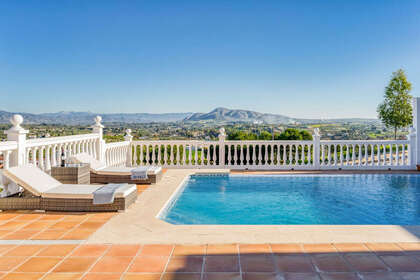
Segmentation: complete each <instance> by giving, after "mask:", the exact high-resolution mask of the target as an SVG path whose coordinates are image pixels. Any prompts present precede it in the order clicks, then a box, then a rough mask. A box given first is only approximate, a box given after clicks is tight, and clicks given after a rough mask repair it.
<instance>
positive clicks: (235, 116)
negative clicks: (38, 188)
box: [0, 107, 378, 125]
mask: <svg viewBox="0 0 420 280" xmlns="http://www.w3.org/2000/svg"><path fill="white" fill-rule="evenodd" d="M13 114H16V113H12V112H6V111H0V123H9V119H10V118H11V116H12V115H13ZM18 114H21V115H22V116H23V118H24V122H25V123H32V124H41V123H45V124H68V125H78V124H81V125H87V124H93V123H94V120H93V119H94V118H95V117H96V116H97V115H100V116H102V120H103V122H104V123H148V122H177V121H185V122H210V123H211V122H217V123H220V122H224V123H232V122H261V123H263V122H264V123H270V124H289V123H348V122H354V123H378V120H377V119H361V118H359V119H357V118H352V119H350V118H349V119H326V120H321V119H298V118H290V117H287V116H284V115H276V114H264V113H259V112H254V111H248V110H232V109H227V108H222V107H220V108H216V109H214V110H213V111H211V112H209V113H165V114H148V113H129V114H128V113H118V114H97V113H91V112H58V113H43V114H30V113H18Z"/></svg>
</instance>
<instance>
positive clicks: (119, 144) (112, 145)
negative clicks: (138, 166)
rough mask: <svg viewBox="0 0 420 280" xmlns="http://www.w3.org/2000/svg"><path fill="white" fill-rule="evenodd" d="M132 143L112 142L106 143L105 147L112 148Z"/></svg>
mask: <svg viewBox="0 0 420 280" xmlns="http://www.w3.org/2000/svg"><path fill="white" fill-rule="evenodd" d="M130 144H131V142H130V141H122V142H111V143H106V144H105V148H106V149H110V148H117V147H124V146H130Z"/></svg>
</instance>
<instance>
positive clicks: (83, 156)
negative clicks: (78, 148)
mask: <svg viewBox="0 0 420 280" xmlns="http://www.w3.org/2000/svg"><path fill="white" fill-rule="evenodd" d="M69 161H70V162H71V163H89V164H90V169H92V170H94V171H98V170H101V169H104V168H105V167H106V165H105V164H104V163H102V162H100V161H99V160H97V159H96V158H94V157H93V156H91V155H89V154H87V153H80V154H77V155H74V156H71V157H70V158H69Z"/></svg>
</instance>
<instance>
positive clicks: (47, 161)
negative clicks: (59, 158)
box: [45, 146, 51, 170]
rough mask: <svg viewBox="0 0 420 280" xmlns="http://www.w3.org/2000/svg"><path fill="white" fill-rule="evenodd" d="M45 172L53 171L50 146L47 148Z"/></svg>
mask: <svg viewBox="0 0 420 280" xmlns="http://www.w3.org/2000/svg"><path fill="white" fill-rule="evenodd" d="M45 170H51V160H50V146H45Z"/></svg>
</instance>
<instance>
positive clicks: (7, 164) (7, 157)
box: [0, 151, 12, 179]
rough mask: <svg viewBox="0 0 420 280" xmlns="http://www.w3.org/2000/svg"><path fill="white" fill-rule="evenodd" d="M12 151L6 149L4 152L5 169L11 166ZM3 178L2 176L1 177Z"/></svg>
mask: <svg viewBox="0 0 420 280" xmlns="http://www.w3.org/2000/svg"><path fill="white" fill-rule="evenodd" d="M11 153H12V152H11V151H4V152H3V157H4V158H3V159H4V162H3V168H4V169H9V167H10V155H11ZM0 179H1V178H0Z"/></svg>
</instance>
